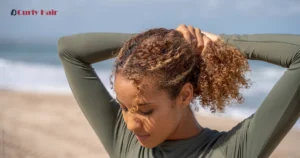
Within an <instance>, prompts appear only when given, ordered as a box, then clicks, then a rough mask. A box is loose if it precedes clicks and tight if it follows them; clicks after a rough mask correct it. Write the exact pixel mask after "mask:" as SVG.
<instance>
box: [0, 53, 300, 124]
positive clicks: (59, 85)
mask: <svg viewBox="0 0 300 158" xmlns="http://www.w3.org/2000/svg"><path fill="white" fill-rule="evenodd" d="M95 70H96V73H97V74H98V76H99V78H100V79H101V80H102V82H103V83H104V85H105V86H106V88H107V89H108V91H109V92H110V94H111V95H112V96H113V97H115V94H114V93H113V91H112V90H111V86H110V82H109V75H110V72H111V70H108V69H105V70H103V69H95ZM283 73H284V69H280V68H274V67H261V68H259V69H258V70H253V71H252V72H251V74H250V73H249V74H248V75H247V76H248V77H249V78H251V80H252V82H253V84H252V87H251V88H250V89H247V90H242V92H243V95H244V97H245V100H246V102H245V103H244V104H243V105H236V106H233V107H232V108H229V109H228V110H227V111H226V112H225V113H224V114H219V115H220V116H222V117H232V118H235V119H244V118H246V117H248V116H250V115H251V114H253V113H254V112H255V110H256V109H257V108H258V106H259V105H260V104H261V102H262V101H263V99H264V98H265V97H266V95H267V94H268V92H269V91H270V90H271V89H272V87H273V86H274V84H275V83H276V82H277V81H278V80H279V79H280V77H281V76H282V75H283ZM0 74H1V77H0V89H12V90H18V91H35V92H47V93H60V94H71V90H70V87H69V84H68V81H67V79H66V76H65V72H64V70H63V67H62V65H47V64H40V63H29V62H24V61H12V60H7V59H3V58H0ZM201 114H203V115H205V114H207V115H210V113H209V112H208V111H206V110H204V109H202V110H201ZM214 115H215V114H214ZM297 127H298V128H300V123H299V121H298V124H297Z"/></svg>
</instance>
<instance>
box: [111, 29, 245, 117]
mask: <svg viewBox="0 0 300 158" xmlns="http://www.w3.org/2000/svg"><path fill="white" fill-rule="evenodd" d="M247 71H249V65H248V61H247V59H246V58H245V57H244V56H243V54H242V53H241V52H239V51H238V50H237V49H236V48H234V47H232V46H229V45H226V44H225V43H224V42H223V41H221V40H219V41H216V42H212V43H211V44H209V45H208V46H206V47H205V48H204V50H203V51H202V52H201V53H197V52H196V51H194V49H193V46H192V44H190V43H188V42H187V41H186V40H185V39H184V36H183V34H182V33H180V32H178V31H176V30H174V29H165V28H156V29H150V30H148V31H145V32H142V33H140V34H137V35H135V36H134V37H132V38H131V39H129V40H128V41H127V42H125V43H124V45H123V46H122V48H121V49H120V50H119V51H118V54H117V57H116V60H115V64H114V69H113V73H112V75H111V78H110V81H111V84H112V85H113V82H112V77H113V76H114V75H115V74H116V73H121V74H122V75H124V76H125V77H127V78H128V79H129V80H133V81H134V83H135V85H136V86H137V89H138V93H137V94H136V96H137V98H136V100H135V101H134V105H135V106H133V108H132V109H131V111H136V110H137V108H138V107H137V106H136V102H138V96H139V93H140V92H141V91H142V89H143V88H142V87H143V83H144V82H143V80H144V81H145V79H147V78H149V77H151V80H152V81H154V82H155V86H156V88H158V89H159V90H164V91H166V92H167V93H168V94H169V96H170V99H175V98H176V97H177V95H178V94H179V92H180V90H181V88H182V87H183V85H184V84H185V83H190V84H192V86H193V89H194V94H193V96H194V99H193V100H195V99H196V98H199V101H200V104H201V106H202V107H204V108H210V110H211V112H216V111H219V112H223V111H224V109H225V107H226V105H228V104H231V103H232V102H231V101H233V100H236V101H237V102H238V103H242V102H243V97H242V95H241V94H240V92H239V89H240V88H243V87H244V88H248V87H249V83H248V81H249V80H248V79H246V78H245V73H246V72H247Z"/></svg>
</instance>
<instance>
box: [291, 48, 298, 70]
mask: <svg viewBox="0 0 300 158" xmlns="http://www.w3.org/2000/svg"><path fill="white" fill-rule="evenodd" d="M289 69H300V49H299V50H298V52H297V53H296V54H295V56H294V57H293V61H292V64H291V66H290V67H289Z"/></svg>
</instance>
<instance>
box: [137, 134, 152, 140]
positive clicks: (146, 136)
mask: <svg viewBox="0 0 300 158" xmlns="http://www.w3.org/2000/svg"><path fill="white" fill-rule="evenodd" d="M135 136H136V138H137V139H138V140H139V141H142V140H145V139H147V138H148V137H149V136H150V134H135Z"/></svg>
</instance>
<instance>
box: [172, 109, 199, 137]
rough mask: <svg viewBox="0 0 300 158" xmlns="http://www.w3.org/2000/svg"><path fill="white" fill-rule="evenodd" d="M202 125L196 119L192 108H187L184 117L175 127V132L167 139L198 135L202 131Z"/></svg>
mask: <svg viewBox="0 0 300 158" xmlns="http://www.w3.org/2000/svg"><path fill="white" fill-rule="evenodd" d="M202 129H203V128H202V127H201V126H200V124H199V123H198V121H197V120H196V118H195V116H194V114H193V112H192V110H191V109H190V108H187V110H186V112H185V113H184V115H183V116H182V119H181V121H180V123H179V125H178V126H177V128H176V129H175V131H174V133H173V134H172V135H171V136H170V137H169V138H168V139H167V140H180V139H188V138H191V137H194V136H196V135H198V134H199V133H200V132H201V131H202Z"/></svg>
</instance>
